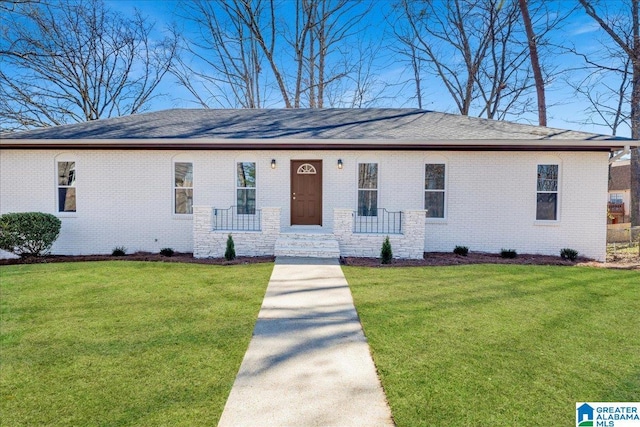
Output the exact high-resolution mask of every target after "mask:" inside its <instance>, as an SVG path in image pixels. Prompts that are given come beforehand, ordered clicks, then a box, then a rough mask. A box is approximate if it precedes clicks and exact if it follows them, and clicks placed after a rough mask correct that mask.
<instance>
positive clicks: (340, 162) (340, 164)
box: [338, 159, 342, 169]
mask: <svg viewBox="0 0 640 427" xmlns="http://www.w3.org/2000/svg"><path fill="white" fill-rule="evenodd" d="M338 169H342V159H338Z"/></svg>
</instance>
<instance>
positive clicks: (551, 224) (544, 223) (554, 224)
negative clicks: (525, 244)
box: [533, 219, 560, 227]
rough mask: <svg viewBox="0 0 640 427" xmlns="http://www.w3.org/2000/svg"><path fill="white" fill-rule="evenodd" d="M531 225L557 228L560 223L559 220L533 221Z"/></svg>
mask: <svg viewBox="0 0 640 427" xmlns="http://www.w3.org/2000/svg"><path fill="white" fill-rule="evenodd" d="M533 225H539V226H543V227H559V226H560V221H559V220H539V219H537V220H535V221H534V222H533Z"/></svg>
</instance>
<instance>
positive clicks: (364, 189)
mask: <svg viewBox="0 0 640 427" xmlns="http://www.w3.org/2000/svg"><path fill="white" fill-rule="evenodd" d="M358 216H378V164H377V163H358Z"/></svg>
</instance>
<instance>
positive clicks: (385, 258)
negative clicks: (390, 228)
mask: <svg viewBox="0 0 640 427" xmlns="http://www.w3.org/2000/svg"><path fill="white" fill-rule="evenodd" d="M380 259H381V260H382V263H383V264H389V263H391V260H392V259H393V251H392V250H391V242H390V241H389V236H387V237H386V238H385V239H384V242H382V249H381V250H380Z"/></svg>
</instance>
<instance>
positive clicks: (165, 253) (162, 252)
mask: <svg viewBox="0 0 640 427" xmlns="http://www.w3.org/2000/svg"><path fill="white" fill-rule="evenodd" d="M160 255H162V256H172V255H173V249H171V248H162V249H160Z"/></svg>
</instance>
